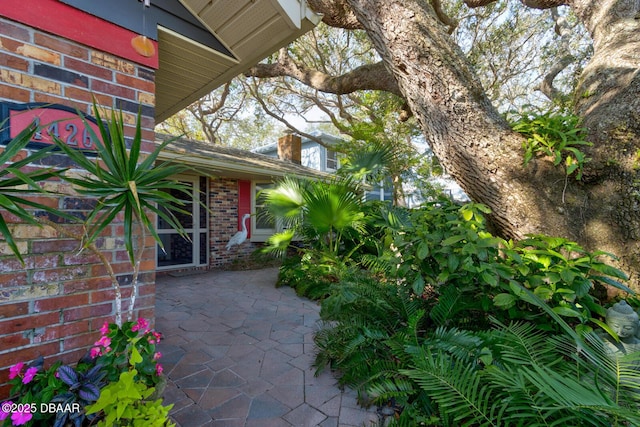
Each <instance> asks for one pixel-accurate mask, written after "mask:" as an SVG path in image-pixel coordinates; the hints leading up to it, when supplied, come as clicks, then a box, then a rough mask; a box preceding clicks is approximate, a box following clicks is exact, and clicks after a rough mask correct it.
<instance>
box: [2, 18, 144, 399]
mask: <svg viewBox="0 0 640 427" xmlns="http://www.w3.org/2000/svg"><path fill="white" fill-rule="evenodd" d="M2 12H3V10H2V7H0V101H3V102H4V101H10V102H16V103H25V102H45V103H56V104H64V105H66V106H70V107H73V108H77V109H79V110H81V111H83V112H85V113H91V102H92V99H94V98H95V100H96V101H97V102H98V103H99V104H100V105H102V106H105V107H108V108H119V109H122V110H123V112H124V115H125V122H126V123H127V124H134V122H135V113H136V112H137V111H138V106H139V105H142V114H143V120H142V126H143V129H144V130H143V137H144V139H145V140H146V141H147V145H146V146H145V149H146V150H149V149H150V147H151V146H152V145H151V144H152V141H153V137H154V134H153V127H154V118H153V115H154V111H153V109H154V108H153V107H154V93H155V84H154V70H153V69H152V68H150V67H147V66H141V65H139V64H138V63H136V62H132V61H130V60H124V59H122V58H119V57H116V56H114V55H112V54H110V53H107V52H104V51H99V50H95V49H92V48H89V47H87V46H86V45H85V44H81V43H78V42H75V41H72V40H69V39H65V38H63V37H60V36H57V35H55V34H52V33H50V32H45V31H42V30H39V29H37V28H33V27H31V26H28V25H24V24H21V23H19V22H16V21H12V20H10V19H7V18H5V17H3V16H2ZM40 19H43V18H42V17H41V18H40ZM45 19H46V18H45ZM104 37H108V34H105V35H104ZM129 130H130V131H133V128H131V129H129ZM132 133H133V132H131V134H132ZM0 149H2V148H1V147H0ZM147 152H148V151H147ZM47 162H48V165H51V166H64V167H69V166H72V165H70V164H69V163H68V159H66V157H65V156H62V155H53V156H50V157H48V158H47ZM0 167H2V165H0ZM46 187H47V188H48V189H50V190H55V191H58V192H59V193H60V194H61V195H60V196H58V197H55V198H46V199H45V198H43V197H42V196H37V197H38V198H39V201H40V202H42V203H49V204H52V205H53V206H56V207H58V208H60V209H63V210H65V211H67V212H70V213H76V214H82V213H83V211H86V209H87V208H88V207H89V204H90V202H89V201H88V200H86V199H83V198H82V197H80V196H78V194H77V193H75V192H74V191H73V190H72V189H71V188H70V187H69V186H68V185H66V184H64V183H62V182H49V183H47V184H46ZM7 219H8V220H9V222H11V221H13V222H14V223H13V224H12V225H11V227H12V229H13V233H14V237H16V239H17V240H18V245H19V247H20V249H21V252H22V253H23V254H24V255H23V256H24V259H25V263H26V264H25V265H24V266H23V265H21V263H20V262H19V261H18V260H17V259H16V257H15V256H13V255H12V254H11V252H10V251H9V250H8V248H7V245H6V244H5V242H4V241H3V240H2V238H0V399H1V398H3V397H6V396H7V395H8V386H7V384H6V382H7V380H8V367H9V366H10V365H12V364H14V363H16V362H18V361H24V362H28V361H30V360H33V359H35V358H36V357H38V356H44V357H45V360H46V364H47V365H48V364H49V363H51V361H52V360H54V359H55V360H60V359H61V360H63V361H64V362H65V363H74V362H76V361H77V360H78V359H79V358H80V357H81V356H82V355H83V354H84V353H85V352H86V350H87V348H88V346H90V345H92V344H93V342H94V341H95V340H96V339H97V337H98V336H99V333H98V332H97V331H98V329H99V328H100V326H101V325H102V323H103V322H104V321H113V320H114V291H113V289H112V286H111V282H110V279H109V277H108V275H107V274H106V269H105V267H104V265H103V264H102V263H100V261H99V259H98V258H97V257H96V256H95V255H92V254H91V253H89V252H82V253H79V252H78V247H79V243H78V242H77V241H76V240H73V239H70V238H66V237H64V236H62V235H60V234H59V233H58V232H56V230H54V229H53V228H51V227H48V226H43V227H36V226H32V225H28V224H21V223H19V222H18V221H16V220H15V218H13V219H12V218H7ZM120 220H121V219H120ZM62 226H63V227H65V229H66V230H68V231H76V232H78V231H80V230H79V228H78V226H69V225H64V224H62ZM122 234H123V229H122V225H121V223H118V220H116V223H115V225H113V226H112V227H111V228H110V229H108V230H107V232H106V233H105V235H104V236H103V238H101V239H100V240H99V242H98V246H99V247H100V249H101V250H102V252H103V253H104V254H105V255H106V256H107V258H108V259H109V260H110V261H111V263H112V266H113V268H114V270H115V271H116V273H117V274H118V275H119V282H120V283H121V285H122V286H123V309H125V310H126V308H127V304H126V302H127V298H126V297H127V296H128V295H129V292H130V287H129V286H128V285H129V283H130V279H131V276H130V271H131V266H130V264H129V262H128V259H127V256H126V253H125V252H124V250H123V249H121V248H122V246H123V245H122V243H123V242H122V240H121V239H119V238H118V237H117V236H121V235H122ZM146 244H147V247H148V250H147V251H146V252H145V255H144V257H143V258H144V259H143V267H142V271H141V273H142V274H141V277H140V283H141V284H140V288H139V297H138V299H137V301H136V307H137V312H138V315H139V316H144V317H147V318H153V316H154V304H155V273H154V268H155V250H154V244H153V242H152V241H151V240H148V241H147V243H146Z"/></svg>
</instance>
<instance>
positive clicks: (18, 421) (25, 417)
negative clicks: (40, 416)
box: [11, 405, 33, 426]
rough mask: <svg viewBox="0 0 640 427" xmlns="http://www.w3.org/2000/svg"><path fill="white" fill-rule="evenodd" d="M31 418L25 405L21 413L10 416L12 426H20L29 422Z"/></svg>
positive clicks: (28, 408)
mask: <svg viewBox="0 0 640 427" xmlns="http://www.w3.org/2000/svg"><path fill="white" fill-rule="evenodd" d="M32 417H33V415H31V407H30V406H29V405H25V406H24V408H23V412H14V413H13V414H11V421H13V425H14V426H21V425H23V424H26V423H28V422H29V420H30V419H31V418H32Z"/></svg>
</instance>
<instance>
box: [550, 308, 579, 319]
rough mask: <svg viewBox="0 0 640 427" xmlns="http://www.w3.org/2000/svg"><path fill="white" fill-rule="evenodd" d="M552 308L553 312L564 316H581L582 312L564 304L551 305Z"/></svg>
mask: <svg viewBox="0 0 640 427" xmlns="http://www.w3.org/2000/svg"><path fill="white" fill-rule="evenodd" d="M552 310H553V311H554V312H555V313H557V314H559V315H561V316H565V317H578V318H579V317H582V313H580V312H578V311H576V310H574V309H572V308H570V307H566V306H558V307H553V308H552Z"/></svg>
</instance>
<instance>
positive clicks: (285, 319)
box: [156, 268, 379, 427]
mask: <svg viewBox="0 0 640 427" xmlns="http://www.w3.org/2000/svg"><path fill="white" fill-rule="evenodd" d="M277 274H278V270H277V268H270V269H264V270H251V271H216V272H207V273H203V274H195V275H185V276H181V277H172V276H162V277H159V278H158V280H157V294H156V329H157V330H158V331H159V332H161V333H162V334H163V335H164V340H163V342H162V343H161V344H160V345H159V348H158V350H159V351H161V352H162V355H163V356H162V359H161V362H162V363H163V365H164V368H165V373H166V374H167V376H168V378H169V383H168V385H167V388H166V390H165V392H164V399H165V403H166V404H169V403H173V404H174V407H173V409H172V411H171V416H172V419H173V420H174V421H175V422H176V423H177V424H178V425H179V426H182V427H198V426H229V427H236V426H247V427H249V426H259V427H271V426H278V427H280V426H286V427H289V426H296V427H298V426H322V427H339V426H345V427H346V426H372V425H377V424H378V422H379V416H378V414H377V412H376V410H375V408H370V409H369V410H365V409H362V408H360V407H359V406H358V404H357V403H356V395H355V393H354V392H353V391H351V390H345V391H341V390H340V389H339V388H338V387H337V385H336V380H335V378H334V377H333V375H332V374H331V372H329V371H328V370H326V371H324V372H323V373H322V374H321V375H320V376H318V377H316V376H315V375H314V372H315V370H314V369H313V368H312V367H311V364H312V362H313V359H314V356H315V345H314V343H313V334H314V331H315V330H316V329H317V327H318V319H319V315H318V312H319V306H318V304H316V303H315V302H313V301H310V300H307V299H304V298H300V297H298V296H297V295H296V294H295V292H294V291H293V290H292V289H291V288H287V287H283V288H275V286H274V284H275V282H276V278H277Z"/></svg>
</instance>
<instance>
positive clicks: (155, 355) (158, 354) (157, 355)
mask: <svg viewBox="0 0 640 427" xmlns="http://www.w3.org/2000/svg"><path fill="white" fill-rule="evenodd" d="M161 357H162V353H160V352H159V351H157V352H156V354H154V355H153V360H158V359H160V358H161Z"/></svg>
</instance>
